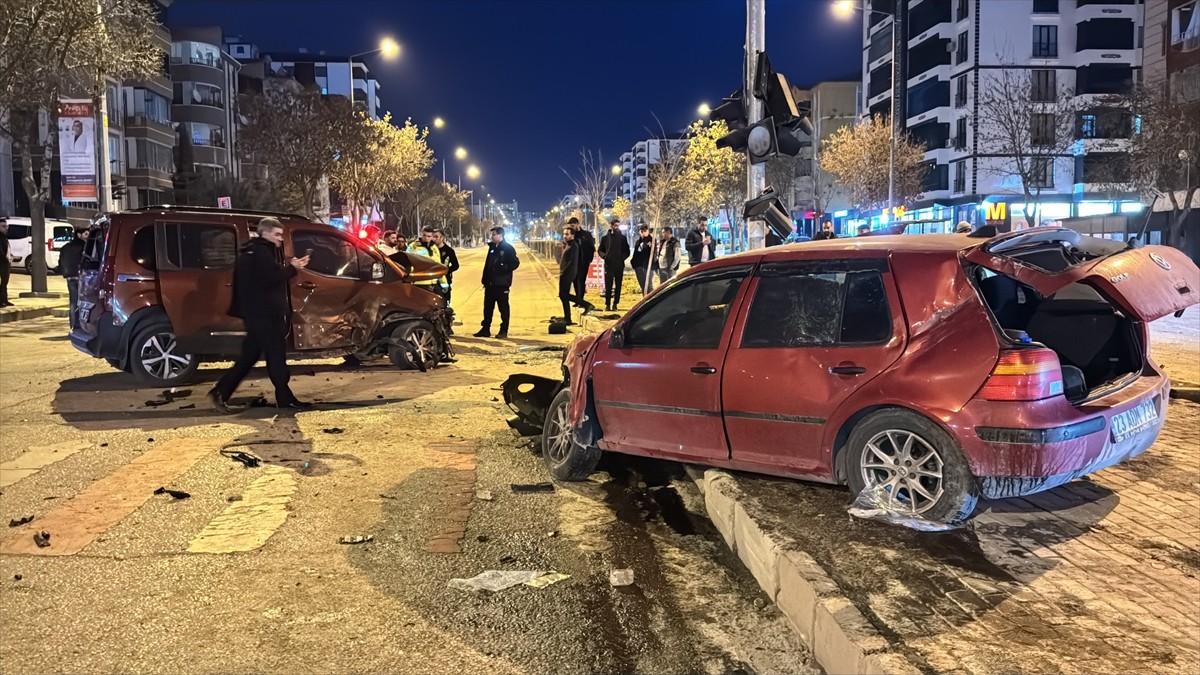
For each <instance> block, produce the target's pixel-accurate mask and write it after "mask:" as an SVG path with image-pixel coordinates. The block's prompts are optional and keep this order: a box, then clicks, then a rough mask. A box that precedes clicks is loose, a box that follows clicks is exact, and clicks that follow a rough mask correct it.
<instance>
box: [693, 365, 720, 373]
mask: <svg viewBox="0 0 1200 675" xmlns="http://www.w3.org/2000/svg"><path fill="white" fill-rule="evenodd" d="M692 372H693V373H695V374H697V375H715V374H716V372H717V369H716V368H713V367H712V366H692Z"/></svg>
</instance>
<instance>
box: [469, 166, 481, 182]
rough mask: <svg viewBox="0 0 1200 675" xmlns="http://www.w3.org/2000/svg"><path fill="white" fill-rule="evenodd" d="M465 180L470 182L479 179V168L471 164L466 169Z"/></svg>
mask: <svg viewBox="0 0 1200 675" xmlns="http://www.w3.org/2000/svg"><path fill="white" fill-rule="evenodd" d="M467 178H470V179H471V180H475V179H476V178H479V167H477V166H475V165H474V164H472V165H471V166H468V167H467Z"/></svg>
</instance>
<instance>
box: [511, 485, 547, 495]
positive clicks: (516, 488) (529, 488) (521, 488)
mask: <svg viewBox="0 0 1200 675" xmlns="http://www.w3.org/2000/svg"><path fill="white" fill-rule="evenodd" d="M512 491H513V492H516V493H518V494H520V493H523V492H554V483H524V484H523V483H513V484H512Z"/></svg>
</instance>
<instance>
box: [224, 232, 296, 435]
mask: <svg viewBox="0 0 1200 675" xmlns="http://www.w3.org/2000/svg"><path fill="white" fill-rule="evenodd" d="M256 229H257V231H258V236H257V237H252V238H251V239H250V241H248V242H246V244H245V246H243V247H242V249H241V251H240V252H239V253H238V257H237V261H236V262H235V263H234V268H233V304H232V306H231V307H230V308H229V314H230V315H231V316H236V317H239V318H241V319H242V320H243V321H244V322H245V324H246V337H245V338H244V339H243V340H242V353H241V355H240V356H238V358H237V361H235V362H234V364H233V367H232V368H230V369H229V370H228V371H227V372H226V373H225V374H224V375H222V376H221V379H220V380H218V381H217V385H216V386H215V387H213V388H212V389H211V390H210V391H209V392H208V399H209V400H210V401H212V404H213V407H214V408H216V409H217V411H218V412H228V410H229V409H228V403H229V397H230V396H232V395H233V392H234V391H236V390H237V388H238V385H239V384H241V383H242V380H244V379H245V378H246V375H247V374H249V372H250V369H251V368H253V367H254V364H255V363H257V362H258V360H259V358H265V360H266V362H267V374H268V375H269V376H270V378H271V384H273V385H274V386H275V406H276V407H278V408H291V409H303V408H307V407H308V406H309V404H308V403H305V402H303V401H301V400H300V399H298V398H296V395H295V394H293V393H292V390H291V387H289V386H288V380H289V379H290V378H291V375H290V373H288V366H287V344H286V342H285V339H286V337H287V334H288V330H289V329H290V327H291V314H292V311H291V306H290V305H289V303H288V280H289V279H291V278H292V277H294V276H296V272H298V271H300V270H302V269H304V268H305V267H308V256H307V255H305V256H304V257H303V258H292V259H291V260H289V261H287V263H284V261H283V225H281V224H280V222H279V220H278V219H276V218H270V217H268V218H263V219H262V220H260V221H258V226H257V228H256Z"/></svg>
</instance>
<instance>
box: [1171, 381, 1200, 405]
mask: <svg viewBox="0 0 1200 675" xmlns="http://www.w3.org/2000/svg"><path fill="white" fill-rule="evenodd" d="M1171 398H1181V399H1184V400H1185V401H1191V402H1192V403H1200V386H1196V385H1185V386H1180V387H1176V386H1173V387H1171Z"/></svg>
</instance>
